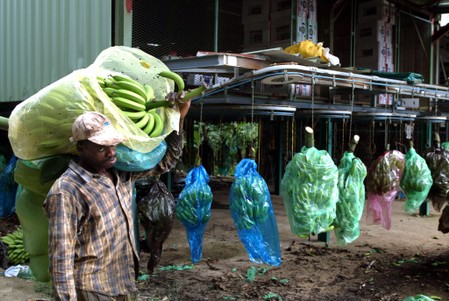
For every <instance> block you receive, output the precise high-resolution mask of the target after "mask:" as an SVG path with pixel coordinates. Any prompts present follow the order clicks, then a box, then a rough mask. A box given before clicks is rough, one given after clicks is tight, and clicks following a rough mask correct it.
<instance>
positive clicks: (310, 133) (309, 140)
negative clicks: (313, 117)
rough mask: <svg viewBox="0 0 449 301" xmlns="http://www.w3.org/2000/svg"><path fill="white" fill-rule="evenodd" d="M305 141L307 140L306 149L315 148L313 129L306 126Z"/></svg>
mask: <svg viewBox="0 0 449 301" xmlns="http://www.w3.org/2000/svg"><path fill="white" fill-rule="evenodd" d="M305 140H306V147H307V148H311V147H314V146H315V140H314V136H313V129H312V128H311V127H309V126H306V136H305Z"/></svg>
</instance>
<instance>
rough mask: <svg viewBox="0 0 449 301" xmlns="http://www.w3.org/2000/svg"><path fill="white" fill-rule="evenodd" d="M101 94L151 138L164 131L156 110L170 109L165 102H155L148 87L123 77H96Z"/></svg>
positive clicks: (152, 93) (160, 117) (161, 118)
mask: <svg viewBox="0 0 449 301" xmlns="http://www.w3.org/2000/svg"><path fill="white" fill-rule="evenodd" d="M97 82H98V84H99V86H100V87H101V88H102V90H103V92H105V93H106V95H108V96H109V98H110V99H111V101H112V102H113V103H114V104H115V105H116V106H117V107H118V108H119V109H120V110H121V111H122V112H123V114H124V115H125V116H127V117H128V118H129V119H130V120H131V121H132V122H134V123H135V125H136V126H137V127H138V128H139V129H141V130H142V131H143V132H144V133H145V134H147V135H148V136H150V137H151V138H154V137H159V136H161V135H162V134H163V131H164V119H163V117H162V116H161V114H160V113H159V110H157V108H161V107H171V106H172V104H171V103H170V102H169V101H165V100H155V99H154V90H153V88H152V87H151V86H150V85H142V84H141V83H139V82H138V81H136V80H134V79H132V78H130V77H127V76H123V75H110V76H108V77H100V76H97Z"/></svg>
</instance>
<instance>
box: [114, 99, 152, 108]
mask: <svg viewBox="0 0 449 301" xmlns="http://www.w3.org/2000/svg"><path fill="white" fill-rule="evenodd" d="M112 102H113V103H114V104H115V105H116V106H117V107H119V108H120V109H125V110H128V109H131V110H134V111H144V110H145V105H143V104H140V103H137V102H135V101H132V100H129V99H127V98H124V97H112Z"/></svg>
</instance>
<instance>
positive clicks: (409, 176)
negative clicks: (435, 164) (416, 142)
mask: <svg viewBox="0 0 449 301" xmlns="http://www.w3.org/2000/svg"><path fill="white" fill-rule="evenodd" d="M432 184H433V180H432V174H431V172H430V169H429V167H428V166H427V163H426V160H425V159H424V158H423V157H421V156H420V155H418V153H417V152H416V150H415V149H414V148H413V147H411V148H409V150H408V151H407V154H406V155H405V168H404V174H403V176H402V179H401V188H402V191H403V192H404V194H405V195H406V201H405V205H404V210H405V211H406V212H407V213H414V212H416V210H418V209H419V206H421V204H422V203H423V202H424V201H425V200H426V198H427V195H428V193H429V191H430V188H431V187H432Z"/></svg>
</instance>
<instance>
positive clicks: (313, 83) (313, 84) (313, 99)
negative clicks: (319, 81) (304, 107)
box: [311, 73, 315, 129]
mask: <svg viewBox="0 0 449 301" xmlns="http://www.w3.org/2000/svg"><path fill="white" fill-rule="evenodd" d="M314 107H315V73H313V74H312V125H311V126H312V129H313V128H314Z"/></svg>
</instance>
